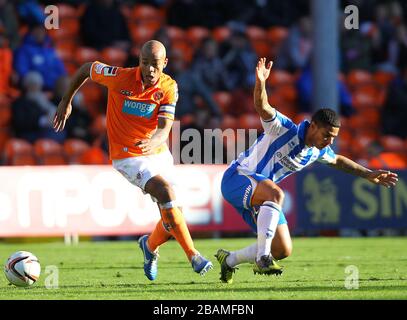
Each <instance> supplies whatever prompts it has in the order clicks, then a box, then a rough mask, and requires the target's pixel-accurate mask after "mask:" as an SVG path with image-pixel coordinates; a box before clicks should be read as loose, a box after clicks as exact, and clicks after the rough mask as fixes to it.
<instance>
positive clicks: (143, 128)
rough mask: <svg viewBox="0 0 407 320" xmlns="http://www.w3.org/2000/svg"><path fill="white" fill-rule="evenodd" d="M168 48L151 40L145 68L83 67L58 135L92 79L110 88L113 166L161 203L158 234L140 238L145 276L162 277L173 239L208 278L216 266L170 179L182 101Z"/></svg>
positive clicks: (63, 107) (58, 119)
mask: <svg viewBox="0 0 407 320" xmlns="http://www.w3.org/2000/svg"><path fill="white" fill-rule="evenodd" d="M167 62H168V59H167V57H166V50H165V47H164V45H163V44H162V43H161V42H159V41H156V40H150V41H147V42H146V43H145V44H144V45H143V47H142V49H141V53H140V66H139V67H135V68H121V67H114V66H109V65H106V64H104V63H101V62H99V61H95V62H93V63H91V62H88V63H85V64H83V65H82V66H81V67H80V68H79V69H78V70H77V71H76V73H75V74H74V76H73V79H72V81H71V83H70V87H69V89H68V90H67V92H66V93H65V95H64V97H63V98H62V100H61V102H60V103H59V105H58V109H57V111H56V114H55V117H54V122H53V126H54V129H55V131H57V132H59V131H61V130H63V129H64V126H65V123H66V120H67V119H68V117H69V115H70V114H71V112H72V105H71V102H72V99H73V96H74V95H75V93H76V92H77V90H78V89H79V88H80V87H81V86H82V84H83V83H84V82H85V81H86V80H87V79H88V78H90V79H91V80H93V81H95V82H97V83H100V84H102V85H104V86H106V87H107V88H108V101H107V115H106V121H107V135H108V140H109V154H110V159H112V163H113V167H114V168H115V169H116V170H118V171H119V172H120V173H121V174H122V175H123V176H124V177H125V178H126V179H127V180H128V181H129V182H131V183H132V184H134V185H136V186H138V187H139V188H141V189H142V190H143V192H145V193H148V194H150V195H151V197H152V198H153V199H154V200H156V201H157V202H158V206H159V209H160V213H161V219H160V221H159V222H158V223H157V225H156V227H155V229H154V230H153V232H152V233H151V234H150V235H149V236H148V235H144V236H142V237H141V238H140V239H139V246H140V248H141V250H142V251H143V255H144V273H145V275H146V276H147V278H148V279H149V280H155V279H156V277H157V259H158V248H159V246H160V245H161V244H163V243H165V242H166V241H168V240H169V238H170V237H171V236H173V237H174V238H175V239H176V240H177V241H178V243H179V244H180V245H181V247H182V249H183V250H184V251H185V254H186V255H187V257H188V259H189V261H190V262H191V264H192V267H193V269H194V271H195V272H197V273H199V274H201V275H204V274H205V273H206V272H207V271H208V270H209V269H211V268H212V263H211V262H210V261H209V260H207V259H206V258H204V257H203V256H202V255H201V254H200V253H199V252H198V251H197V250H196V249H195V247H194V243H193V241H192V238H191V235H190V233H189V230H188V227H187V225H186V223H185V220H184V217H183V215H182V212H181V210H180V208H179V206H178V205H177V203H176V196H175V193H174V188H173V186H175V182H174V179H173V178H172V177H171V174H172V171H173V166H174V164H173V157H172V155H171V153H170V151H169V149H168V146H167V144H166V140H167V138H168V135H169V133H170V130H171V127H172V123H173V120H174V114H175V105H176V103H177V99H178V89H177V83H176V82H175V81H174V80H173V79H172V78H171V77H170V76H168V75H166V74H165V73H163V69H164V68H165V66H166V65H167Z"/></svg>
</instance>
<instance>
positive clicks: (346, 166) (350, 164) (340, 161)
mask: <svg viewBox="0 0 407 320" xmlns="http://www.w3.org/2000/svg"><path fill="white" fill-rule="evenodd" d="M331 166H332V167H334V168H335V169H339V170H341V171H344V172H346V173H350V174H353V175H355V176H358V177H362V178H366V177H367V175H368V174H369V172H371V170H369V169H367V168H365V167H364V166H362V165H360V164H358V163H356V162H355V161H353V160H351V159H348V158H346V157H344V156H341V155H337V159H336V162H335V163H334V164H331Z"/></svg>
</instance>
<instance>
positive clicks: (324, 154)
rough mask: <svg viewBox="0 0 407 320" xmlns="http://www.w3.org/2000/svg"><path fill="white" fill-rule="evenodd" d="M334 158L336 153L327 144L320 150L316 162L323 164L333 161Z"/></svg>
mask: <svg viewBox="0 0 407 320" xmlns="http://www.w3.org/2000/svg"><path fill="white" fill-rule="evenodd" d="M335 159H336V154H335V152H334V151H333V150H332V148H331V147H329V146H328V147H325V148H323V149H322V150H321V151H320V153H319V156H318V162H321V163H325V164H328V163H332V162H334V161H335Z"/></svg>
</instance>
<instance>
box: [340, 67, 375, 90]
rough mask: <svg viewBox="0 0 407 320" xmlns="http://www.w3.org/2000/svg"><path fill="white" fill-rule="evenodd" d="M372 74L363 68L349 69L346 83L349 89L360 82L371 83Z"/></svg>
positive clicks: (360, 83)
mask: <svg viewBox="0 0 407 320" xmlns="http://www.w3.org/2000/svg"><path fill="white" fill-rule="evenodd" d="M372 81H373V77H372V75H371V74H370V73H369V72H368V71H365V70H351V71H350V72H349V73H348V74H347V76H346V83H347V84H348V86H349V87H350V88H351V89H354V88H355V87H357V86H360V85H362V84H369V83H372Z"/></svg>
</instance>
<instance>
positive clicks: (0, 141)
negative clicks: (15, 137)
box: [0, 127, 11, 163]
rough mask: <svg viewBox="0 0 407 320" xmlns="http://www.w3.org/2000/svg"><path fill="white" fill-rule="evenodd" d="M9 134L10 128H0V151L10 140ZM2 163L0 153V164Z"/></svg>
mask: <svg viewBox="0 0 407 320" xmlns="http://www.w3.org/2000/svg"><path fill="white" fill-rule="evenodd" d="M10 137H11V133H10V128H9V127H6V128H2V127H0V150H4V148H5V145H6V143H7V141H8V140H9V139H10ZM1 162H2V154H1V153H0V163H1Z"/></svg>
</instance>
